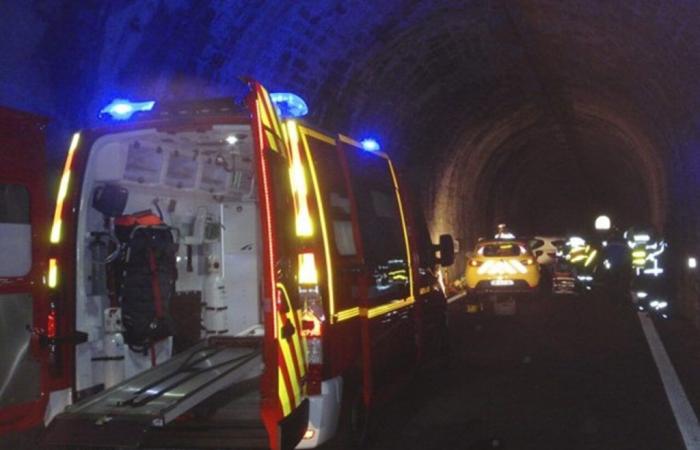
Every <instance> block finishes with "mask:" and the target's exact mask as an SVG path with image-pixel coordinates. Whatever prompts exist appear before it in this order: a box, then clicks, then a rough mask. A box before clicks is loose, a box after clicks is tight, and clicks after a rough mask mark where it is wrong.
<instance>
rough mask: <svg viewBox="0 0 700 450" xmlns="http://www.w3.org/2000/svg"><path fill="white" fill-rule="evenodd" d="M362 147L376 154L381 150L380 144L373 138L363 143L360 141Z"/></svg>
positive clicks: (364, 140)
mask: <svg viewBox="0 0 700 450" xmlns="http://www.w3.org/2000/svg"><path fill="white" fill-rule="evenodd" d="M360 145H361V146H362V148H363V149H365V150H367V151H368V152H376V151H378V150H379V149H381V146H380V145H379V142H377V140H376V139H372V138H367V139H363V140H362V141H360Z"/></svg>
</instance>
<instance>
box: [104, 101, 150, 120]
mask: <svg viewBox="0 0 700 450" xmlns="http://www.w3.org/2000/svg"><path fill="white" fill-rule="evenodd" d="M155 104H156V102H155V101H146V102H131V101H129V100H126V99H123V98H117V99H114V100H112V102H111V103H110V104H109V105H107V106H105V107H104V108H102V110H101V111H100V117H105V116H110V117H111V118H112V119H114V120H129V119H130V118H131V116H132V115H133V114H134V113H136V112H140V111H150V110H152V109H153V106H155Z"/></svg>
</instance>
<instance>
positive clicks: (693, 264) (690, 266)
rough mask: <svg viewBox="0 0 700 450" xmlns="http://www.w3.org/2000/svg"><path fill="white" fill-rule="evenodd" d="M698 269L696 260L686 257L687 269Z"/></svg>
mask: <svg viewBox="0 0 700 450" xmlns="http://www.w3.org/2000/svg"><path fill="white" fill-rule="evenodd" d="M696 267H698V260H697V259H696V258H695V257H694V256H689V257H688V269H695V268H696Z"/></svg>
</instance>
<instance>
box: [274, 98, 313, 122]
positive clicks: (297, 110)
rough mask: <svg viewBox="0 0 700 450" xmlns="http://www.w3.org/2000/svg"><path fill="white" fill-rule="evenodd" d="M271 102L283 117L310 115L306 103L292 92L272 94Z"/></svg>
mask: <svg viewBox="0 0 700 450" xmlns="http://www.w3.org/2000/svg"><path fill="white" fill-rule="evenodd" d="M270 100H272V103H274V104H275V108H276V109H277V113H278V114H279V115H280V116H281V117H303V116H305V115H307V114H308V113H309V107H308V106H306V102H305V101H304V100H303V99H302V98H301V97H299V96H298V95H296V94H293V93H291V92H272V93H270Z"/></svg>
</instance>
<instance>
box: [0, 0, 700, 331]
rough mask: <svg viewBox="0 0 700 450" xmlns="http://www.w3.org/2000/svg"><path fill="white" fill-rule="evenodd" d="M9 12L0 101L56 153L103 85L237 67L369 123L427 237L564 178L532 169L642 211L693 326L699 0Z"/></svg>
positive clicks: (118, 6) (115, 92)
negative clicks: (40, 125) (405, 180)
mask: <svg viewBox="0 0 700 450" xmlns="http://www.w3.org/2000/svg"><path fill="white" fill-rule="evenodd" d="M0 24H1V25H2V29H4V30H8V32H7V33H5V36H3V41H2V43H0V50H1V51H0V103H1V104H3V105H7V106H14V107H18V108H20V109H25V110H30V111H34V112H38V113H43V114H45V115H47V116H49V117H50V118H51V120H52V125H51V126H50V127H49V151H50V155H49V156H50V160H51V161H52V163H53V164H54V166H56V165H58V162H59V161H60V160H61V158H62V156H63V154H64V153H65V147H66V143H67V141H68V136H69V135H70V133H71V132H72V130H73V129H75V128H78V127H82V126H89V125H94V124H95V123H97V118H96V112H97V111H98V110H99V109H100V107H102V106H103V105H104V104H106V103H107V102H108V101H109V100H111V99H112V98H114V97H117V96H122V97H127V98H134V99H146V98H159V99H168V98H181V97H190V98H194V97H203V96H209V97H210V96H229V95H241V94H242V93H243V92H244V87H243V86H242V85H241V83H240V82H239V81H238V77H239V76H240V75H244V74H248V75H252V76H253V77H255V78H257V79H259V80H260V81H262V82H263V83H264V84H266V85H267V86H268V87H270V88H271V89H273V90H280V89H285V90H291V91H294V92H297V93H299V94H300V95H302V96H303V97H304V98H306V100H307V101H308V103H309V104H310V107H311V117H310V121H312V122H315V123H318V124H319V125H321V126H323V127H325V128H327V129H338V130H343V131H346V132H348V133H349V134H351V135H354V136H358V137H363V136H366V135H374V136H376V137H377V138H378V139H379V140H380V142H382V144H383V146H384V149H385V150H386V151H387V152H388V153H390V154H391V156H392V157H394V159H395V160H397V161H398V163H399V164H400V165H401V166H402V167H403V170H404V171H405V172H406V173H408V175H409V176H410V177H411V179H412V181H413V183H414V184H415V185H417V186H419V187H420V189H419V190H420V193H421V195H422V202H423V204H424V206H425V208H426V211H427V213H428V214H427V215H428V216H429V218H430V222H431V230H432V232H433V234H434V237H437V235H438V234H439V233H441V232H450V233H452V234H454V235H455V236H457V237H460V238H462V240H463V242H464V243H465V244H466V246H470V245H472V244H473V240H474V239H475V238H476V237H477V236H479V235H481V234H484V233H488V232H489V230H490V228H491V227H492V225H493V223H494V221H496V220H499V219H500V217H501V216H504V215H507V214H508V213H509V212H511V211H514V210H517V211H520V212H519V213H518V214H526V213H527V212H528V211H527V207H526V206H523V205H526V204H527V202H532V201H533V199H535V201H536V200H537V199H538V198H541V197H542V196H543V195H545V194H543V192H546V193H549V192H551V191H554V192H559V191H558V190H557V189H549V188H548V187H539V188H538V187H532V185H533V183H529V180H531V179H534V178H532V177H534V176H535V175H536V174H537V173H538V170H539V169H540V167H539V166H538V164H540V165H545V166H546V167H544V168H543V170H550V172H552V173H554V172H556V173H558V174H559V176H560V178H557V177H554V176H552V177H549V178H548V181H547V183H549V184H548V185H543V186H554V187H555V188H556V186H559V185H561V184H562V183H563V182H567V183H568V184H569V186H568V187H567V189H562V192H561V193H557V194H556V195H555V198H553V199H552V204H559V203H562V204H566V203H575V202H581V204H585V205H587V206H586V208H589V209H590V211H586V212H587V213H591V214H592V213H593V211H594V210H595V209H596V208H603V207H605V208H610V209H615V208H617V210H618V211H620V213H619V214H620V216H625V214H627V213H628V212H629V211H628V210H629V209H634V208H636V209H637V210H644V211H641V212H640V211H636V213H637V215H636V216H635V215H629V216H630V217H643V218H644V219H645V220H647V221H648V222H650V223H651V224H653V225H654V226H655V227H656V228H657V229H659V230H660V231H662V232H663V233H665V234H666V235H667V237H668V239H669V240H670V242H671V247H670V249H671V252H672V254H673V257H672V258H671V260H672V261H673V263H674V264H673V266H674V270H673V276H674V280H676V283H675V284H676V286H677V287H678V291H677V293H678V295H679V298H681V299H682V300H683V301H682V305H683V311H684V312H685V314H686V315H687V316H688V317H691V318H693V319H694V320H696V321H698V322H699V323H700V312H698V298H699V297H698V294H699V288H698V274H697V273H691V272H689V271H687V270H686V269H685V268H684V261H685V258H686V257H687V256H688V255H700V245H699V244H698V242H700V241H699V240H700V232H699V228H698V227H699V226H700V196H699V195H698V194H697V193H698V192H699V191H698V189H699V188H700V180H699V177H698V176H697V175H698V173H700V151H699V150H700V132H699V131H698V128H699V126H700V114H699V113H698V111H699V110H700V79H699V78H698V76H697V74H698V73H700V4H698V3H697V2H694V1H690V0H688V1H674V2H660V1H651V0H638V1H629V2H624V3H621V2H604V1H599V2H591V1H588V0H516V1H508V0H500V1H498V0H496V1H490V2H483V1H476V0H474V1H451V0H449V1H448V0H445V1H441V2H433V1H429V0H387V1H382V2H360V1H340V0H333V1H312V0H308V1H291V0H288V1H282V0H277V1H272V0H268V1H263V0H251V1H243V0H240V1H223V0H220V1H215V0H211V1H204V0H201V1H186V0H167V1H166V0H144V1H138V0H121V1H114V2H103V1H97V0H91V1H90V0H88V1H81V2H75V1H70V0H54V1H42V0H36V1H33V2H2V3H0ZM9 30H11V31H12V32H9ZM547 168H548V169H547ZM504 174H505V175H504ZM623 178H624V179H623ZM562 180H563V181H562ZM616 180H618V181H616ZM616 183H617V184H616ZM620 183H626V185H625V186H623V185H622V184H620ZM637 191H638V192H639V194H638V198H639V202H634V204H632V205H628V204H627V203H630V200H629V199H630V197H631V196H632V193H633V192H637ZM612 212H613V213H614V212H615V211H612ZM562 214H563V213H562ZM613 215H614V214H613ZM535 219H536V217H535ZM535 219H533V218H532V217H528V218H527V221H526V223H531V222H533V220H535ZM563 225H566V224H563ZM458 261H460V263H459V264H458V265H457V267H456V268H455V269H454V270H453V275H457V274H459V272H461V270H462V269H463V257H461V258H459V259H458Z"/></svg>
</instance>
